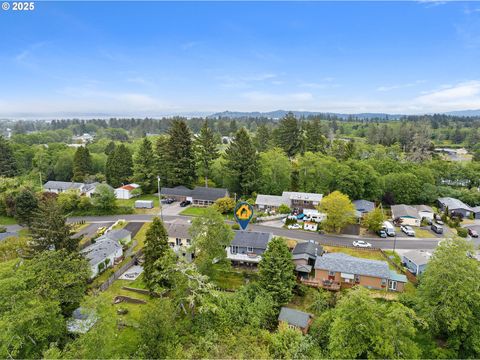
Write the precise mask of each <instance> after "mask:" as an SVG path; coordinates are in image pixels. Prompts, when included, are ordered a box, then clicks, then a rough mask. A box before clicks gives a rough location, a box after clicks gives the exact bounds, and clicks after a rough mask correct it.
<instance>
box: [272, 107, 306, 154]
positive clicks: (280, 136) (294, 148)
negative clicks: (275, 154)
mask: <svg viewBox="0 0 480 360" xmlns="http://www.w3.org/2000/svg"><path fill="white" fill-rule="evenodd" d="M300 135H301V134H300V126H299V124H298V120H297V118H296V117H295V116H294V115H293V114H292V113H288V114H287V115H285V117H284V118H283V119H282V120H280V123H279V125H278V131H277V142H278V145H279V146H280V147H281V148H282V149H283V151H285V153H286V154H287V155H288V156H289V157H292V156H294V155H295V154H297V153H298V152H299V151H300V147H301V136H300Z"/></svg>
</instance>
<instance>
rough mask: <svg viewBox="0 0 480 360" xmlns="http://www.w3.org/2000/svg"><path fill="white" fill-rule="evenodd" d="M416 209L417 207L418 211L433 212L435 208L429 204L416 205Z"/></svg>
mask: <svg viewBox="0 0 480 360" xmlns="http://www.w3.org/2000/svg"><path fill="white" fill-rule="evenodd" d="M415 209H417V210H418V211H423V212H431V213H433V209H432V208H431V207H430V206H428V205H415Z"/></svg>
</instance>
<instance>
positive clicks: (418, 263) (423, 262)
mask: <svg viewBox="0 0 480 360" xmlns="http://www.w3.org/2000/svg"><path fill="white" fill-rule="evenodd" d="M431 257H432V253H430V252H428V251H425V250H411V251H408V252H406V253H405V254H403V257H402V263H403V264H404V265H405V266H406V267H407V269H408V270H409V271H410V272H411V273H412V274H414V275H420V274H421V273H423V272H424V271H425V268H426V267H427V264H428V262H429V261H430V258H431Z"/></svg>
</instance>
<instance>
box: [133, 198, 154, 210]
mask: <svg viewBox="0 0 480 360" xmlns="http://www.w3.org/2000/svg"><path fill="white" fill-rule="evenodd" d="M135 209H153V200H137V201H135Z"/></svg>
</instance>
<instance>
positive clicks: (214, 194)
mask: <svg viewBox="0 0 480 360" xmlns="http://www.w3.org/2000/svg"><path fill="white" fill-rule="evenodd" d="M160 194H161V195H175V196H191V197H192V199H193V200H205V201H215V200H217V199H220V198H222V197H225V196H228V190H227V189H223V188H206V187H201V186H196V187H195V188H194V189H193V190H190V189H188V188H186V187H185V186H177V187H174V188H161V189H160Z"/></svg>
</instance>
